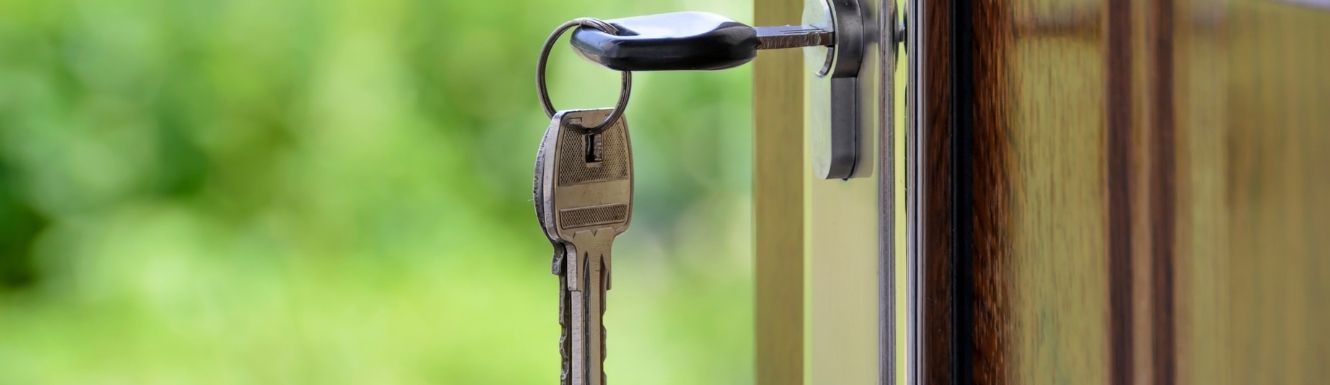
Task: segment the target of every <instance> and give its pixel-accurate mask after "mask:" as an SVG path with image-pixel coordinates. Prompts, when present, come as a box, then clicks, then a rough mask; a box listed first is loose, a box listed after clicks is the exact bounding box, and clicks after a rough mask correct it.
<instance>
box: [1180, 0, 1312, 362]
mask: <svg viewBox="0 0 1330 385" xmlns="http://www.w3.org/2000/svg"><path fill="white" fill-rule="evenodd" d="M1292 3H1293V2H1291V1H1254V0H1252V1H1213V0H1209V1H1201V0H1192V1H1180V2H1179V4H1178V6H1177V8H1176V10H1175V14H1176V15H1177V16H1176V20H1175V21H1176V24H1175V26H1176V27H1175V29H1174V34H1175V35H1176V36H1177V39H1176V42H1177V44H1175V45H1174V47H1173V50H1172V54H1173V56H1174V57H1176V61H1175V63H1174V68H1176V75H1177V76H1176V77H1175V79H1174V81H1173V82H1172V84H1174V85H1175V89H1174V94H1173V95H1172V96H1173V98H1174V99H1175V100H1176V102H1175V103H1174V105H1175V106H1176V112H1177V116H1176V120H1175V121H1176V124H1177V127H1178V128H1177V136H1176V141H1175V142H1174V143H1173V144H1174V146H1175V147H1173V151H1172V153H1171V155H1172V159H1173V160H1174V161H1175V162H1176V164H1177V167H1178V169H1177V175H1178V178H1177V179H1175V180H1174V184H1175V185H1176V186H1177V203H1178V206H1177V207H1176V210H1177V218H1178V223H1177V224H1178V227H1177V229H1176V239H1177V243H1176V245H1175V251H1176V253H1177V255H1178V259H1177V266H1176V269H1175V270H1174V272H1175V277H1176V280H1177V285H1176V286H1175V288H1176V293H1175V294H1174V297H1175V298H1176V300H1177V314H1178V319H1177V324H1176V325H1177V331H1178V373H1177V374H1178V380H1179V381H1178V382H1180V383H1210V384H1251V383H1268V384H1314V383H1325V382H1326V381H1327V379H1330V365H1327V363H1328V362H1330V332H1327V331H1326V329H1325V327H1326V326H1327V325H1330V309H1328V308H1327V306H1326V305H1327V304H1330V258H1328V257H1330V253H1327V251H1326V250H1327V247H1326V246H1325V242H1326V240H1327V238H1330V237H1327V235H1330V171H1327V168H1326V165H1330V71H1327V70H1328V69H1330V9H1327V8H1326V7H1325V6H1324V5H1322V6H1321V7H1314V6H1304V5H1295V4H1292ZM1304 3H1307V4H1311V3H1317V2H1313V1H1306V2H1304ZM1319 3H1320V4H1326V2H1324V1H1321V2H1319ZM1166 96H1167V95H1166Z"/></svg>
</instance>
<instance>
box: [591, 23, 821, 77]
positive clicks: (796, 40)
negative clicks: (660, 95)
mask: <svg viewBox="0 0 1330 385" xmlns="http://www.w3.org/2000/svg"><path fill="white" fill-rule="evenodd" d="M606 21H607V22H609V23H610V24H613V25H614V26H615V27H618V28H619V32H618V33H617V34H610V33H606V32H602V31H599V30H596V29H594V28H578V29H577V30H576V31H574V32H573V37H572V44H573V48H576V50H577V52H578V54H580V55H582V56H583V57H585V58H587V59H589V60H591V61H594V62H596V63H600V64H601V65H603V66H606V67H609V68H611V69H616V70H619V71H667V70H716V69H725V68H730V67H735V66H739V65H742V64H744V63H747V62H748V61H750V60H753V58H754V57H756V56H757V50H759V49H782V48H799V47H812V46H831V45H833V44H835V36H834V34H833V33H832V32H831V31H828V30H824V29H821V28H817V27H813V26H806V25H786V26H774V27H750V26H747V25H745V24H743V23H740V22H737V21H734V20H730V19H728V18H726V17H724V16H720V15H717V14H713V13H707V12H673V13H662V14H657V15H646V16H636V17H628V18H622V19H614V20H606Z"/></svg>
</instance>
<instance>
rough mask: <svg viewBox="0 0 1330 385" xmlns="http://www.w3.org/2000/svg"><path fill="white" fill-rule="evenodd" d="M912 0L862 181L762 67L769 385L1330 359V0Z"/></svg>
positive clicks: (1061, 379) (777, 59) (1278, 373)
mask: <svg viewBox="0 0 1330 385" xmlns="http://www.w3.org/2000/svg"><path fill="white" fill-rule="evenodd" d="M803 3H804V2H803V1H792V0H756V1H755V7H754V9H755V10H756V17H755V19H756V22H757V23H758V24H762V25H770V24H787V23H792V22H797V21H798V19H799V13H800V12H801V11H802V9H803ZM875 3H876V4H878V5H876V6H877V7H880V8H878V9H888V7H889V4H887V3H880V2H875ZM907 3H908V6H907V7H906V9H907V11H906V12H908V16H909V17H908V18H909V23H908V25H909V29H908V41H909V44H908V45H907V46H908V47H907V49H906V51H909V52H908V53H906V54H907V55H908V56H909V58H908V60H901V61H900V63H901V64H902V66H901V67H902V68H901V69H900V70H899V71H895V72H892V70H891V69H890V67H891V66H890V65H889V64H890V63H894V61H891V60H884V59H882V58H881V57H879V58H877V59H874V60H868V61H866V62H865V64H864V67H863V68H864V69H867V70H868V73H870V74H873V75H874V76H877V78H875V79H874V80H873V82H871V83H870V84H872V87H870V88H871V89H872V90H874V92H878V94H875V95H872V97H871V100H872V103H874V104H872V105H873V106H874V108H872V109H871V110H872V111H873V112H871V113H873V114H876V115H874V119H877V121H876V122H878V123H879V124H878V125H877V126H876V127H875V128H873V129H872V130H871V131H868V133H867V135H869V136H870V137H871V139H868V140H867V142H868V143H872V146H873V147H872V148H871V150H872V151H870V153H869V154H868V159H869V161H870V162H872V164H874V165H875V167H874V168H873V169H872V171H871V172H868V173H866V174H862V175H857V177H856V178H851V179H849V180H846V181H824V180H816V179H814V178H812V177H811V175H810V173H809V172H808V170H807V161H806V158H807V156H808V155H807V153H806V150H805V146H806V144H805V143H804V142H803V138H804V137H805V131H806V130H807V129H808V127H807V125H808V124H810V123H808V122H804V119H803V118H802V116H801V115H799V111H802V109H801V108H800V106H802V105H803V104H804V103H805V100H803V98H804V96H803V95H804V90H803V88H802V87H803V86H804V81H805V80H804V79H805V75H804V70H805V69H804V68H803V66H802V65H801V61H802V58H801V57H800V54H799V53H797V52H764V53H763V54H762V56H761V57H759V59H758V60H757V61H756V64H755V69H754V77H755V81H754V84H755V85H754V91H755V98H754V100H755V103H756V106H755V115H756V116H755V122H756V127H755V133H754V135H755V137H756V145H755V151H756V157H757V159H756V162H755V167H756V170H755V174H754V178H755V182H754V183H755V189H754V191H755V193H756V197H755V212H756V218H755V227H756V234H755V236H756V242H757V247H756V251H757V261H756V273H757V277H756V280H757V286H758V287H757V296H758V298H757V325H756V329H757V333H758V335H757V346H756V348H757V380H758V383H759V384H831V383H835V384H868V383H878V384H889V383H899V384H951V383H954V384H971V383H975V384H1042V383H1075V384H1098V383H1103V384H1173V383H1184V384H1191V383H1204V384H1230V383H1231V384H1248V383H1280V384H1306V383H1320V382H1324V379H1325V378H1330V366H1327V365H1325V363H1326V357H1330V332H1326V331H1324V330H1323V327H1322V325H1330V309H1327V306H1326V304H1327V303H1330V252H1327V251H1325V248H1324V247H1322V246H1321V245H1319V244H1318V241H1319V240H1321V239H1322V238H1325V236H1326V235H1328V234H1330V172H1327V171H1325V168H1324V167H1325V166H1324V165H1326V164H1330V108H1327V101H1330V73H1327V71H1326V70H1325V69H1326V68H1330V49H1327V47H1330V2H1327V1H1323V0H1060V1H1053V0H1031V1H1016V0H910V1H908V2H907ZM876 14H879V15H880V14H882V12H876ZM879 21H881V19H879ZM884 25H889V24H880V26H884ZM916 47H917V48H916ZM879 48H881V47H879ZM879 52H885V51H879ZM905 63H908V65H904V64H905ZM884 64H885V65H884ZM892 79H899V80H898V81H897V82H895V83H893V82H892V81H891V80H892ZM887 90H891V92H890V93H888V92H885V91H887ZM888 94H889V95H888ZM902 99H908V100H909V103H908V105H900V100H902ZM893 100H894V101H893ZM893 106H894V108H891V107H893ZM892 110H895V111H898V112H902V113H900V114H895V115H893V114H891V111H892ZM906 117H908V119H904V118H906ZM883 122H886V123H893V124H880V123H883ZM796 154H798V155H797V156H796Z"/></svg>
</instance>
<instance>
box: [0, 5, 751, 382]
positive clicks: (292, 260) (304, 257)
mask: <svg viewBox="0 0 1330 385" xmlns="http://www.w3.org/2000/svg"><path fill="white" fill-rule="evenodd" d="M684 9H690V10H706V11H713V12H718V13H723V14H727V15H732V16H735V17H738V18H740V19H741V20H742V19H746V18H747V17H748V15H749V14H750V13H751V12H750V2H749V1H747V0H726V1H720V2H711V1H706V2H704V1H694V0H650V1H637V2H629V1H610V0H561V1H553V0H546V1H540V0H519V1H461V0H428V1H427V0H419V1H403V0H377V1H371V0H330V1H312V0H228V1H209V0H197V1H170V0H111V1H106V0H101V1H98V0H84V1H77V0H74V1H67V0H0V384H504V385H509V384H553V383H556V381H557V380H558V362H559V358H558V348H557V340H558V323H557V321H556V309H557V306H556V299H557V292H556V284H557V280H556V278H555V277H554V276H552V275H550V272H549V257H550V248H549V245H548V244H547V243H546V241H545V240H544V238H543V237H542V235H541V233H540V231H539V229H538V227H537V225H536V221H535V218H534V216H533V214H532V202H531V197H530V190H531V172H532V165H533V159H534V155H535V149H536V145H537V143H538V141H539V138H540V135H541V133H542V131H543V129H544V127H545V126H546V124H547V120H546V118H545V116H544V114H543V113H542V111H541V110H540V108H539V105H538V103H537V101H536V98H535V91H534V84H533V76H534V74H533V71H534V67H535V62H534V61H535V60H534V59H535V56H536V54H537V51H538V50H539V47H540V44H541V42H542V40H543V39H544V37H545V36H546V34H547V33H548V32H549V31H550V29H552V28H553V27H554V26H556V25H558V24H559V23H560V22H562V21H564V20H567V19H570V18H572V17H576V16H599V17H618V16H627V15H634V14H646V13H654V12H666V11H675V10H684ZM560 47H566V45H560ZM551 71H552V72H551V74H550V77H551V79H552V88H553V89H554V98H555V102H556V103H557V104H558V105H560V106H566V107H573V106H577V107H603V106H608V105H609V104H610V103H612V100H613V98H614V95H615V94H616V92H617V88H616V86H617V84H616V82H617V74H615V73H613V72H610V71H605V70H602V69H599V68H597V67H595V66H594V65H591V64H588V63H586V62H584V61H582V60H581V59H579V58H577V57H576V56H575V55H573V54H571V53H570V51H569V50H567V49H564V48H560V49H559V50H557V51H556V53H555V58H554V61H553V64H552V68H551ZM636 80H637V82H636V87H635V91H636V93H635V94H634V96H633V102H632V104H631V108H630V109H629V112H628V117H629V125H630V127H631V129H632V135H633V139H634V143H633V145H634V150H635V153H636V159H637V177H638V179H637V211H636V212H635V215H634V223H633V227H632V228H631V229H630V230H629V232H628V233H626V234H625V235H624V236H623V237H621V238H619V242H618V243H617V244H616V246H617V247H616V257H615V288H614V290H613V291H612V292H611V294H610V298H609V301H610V304H609V312H608V314H607V321H606V322H607V326H608V328H609V336H610V342H609V352H610V356H609V360H608V362H607V365H608V369H607V371H608V373H609V377H610V380H611V381H612V382H615V383H620V384H634V385H650V384H671V385H675V384H727V385H728V384H742V383H751V382H752V379H751V376H752V374H751V360H752V354H751V351H752V337H751V335H752V333H751V324H752V307H751V297H752V292H751V287H750V286H751V284H750V282H751V278H750V274H751V262H750V260H751V247H750V228H751V225H750V217H751V216H750V204H749V199H748V196H749V190H750V171H749V170H750V161H749V159H750V147H751V146H750V140H751V128H750V127H751V114H750V108H749V106H750V102H751V95H749V93H750V87H749V83H748V82H749V72H748V71H747V70H746V69H736V70H730V71H725V72H710V73H651V74H640V75H639V76H637V77H636Z"/></svg>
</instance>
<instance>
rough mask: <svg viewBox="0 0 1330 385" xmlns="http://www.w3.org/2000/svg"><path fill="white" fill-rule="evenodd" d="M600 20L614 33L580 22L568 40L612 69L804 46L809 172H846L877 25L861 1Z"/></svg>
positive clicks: (733, 60)
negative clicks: (778, 15) (783, 14)
mask: <svg viewBox="0 0 1330 385" xmlns="http://www.w3.org/2000/svg"><path fill="white" fill-rule="evenodd" d="M892 16H893V19H894V15H892ZM605 21H606V22H608V23H610V24H613V25H614V26H615V27H617V28H618V32H617V33H607V32H604V31H600V30H597V29H594V28H579V29H577V30H576V31H574V32H573V35H572V45H573V47H574V48H575V49H576V51H577V52H578V53H579V54H580V55H582V56H583V57H585V58H587V59H589V60H591V61H594V62H596V63H599V64H601V65H603V66H605V67H608V68H611V69H615V70H619V71H676V70H719V69H726V68H732V67H735V66H739V65H742V64H744V63H747V62H749V61H751V60H752V59H753V58H754V57H756V56H757V51H758V50H762V49H784V48H804V52H805V62H806V63H807V69H808V79H809V81H808V89H809V95H810V97H809V98H808V101H807V112H808V116H809V118H810V120H809V123H810V129H809V131H808V132H809V138H808V142H809V144H810V147H809V149H810V151H811V152H810V155H811V156H810V157H811V159H812V163H813V171H814V174H815V175H817V176H818V177H821V178H824V179H848V178H850V177H851V176H852V175H853V173H854V170H855V165H856V163H857V162H858V160H859V157H860V156H859V151H860V144H859V140H860V139H859V138H860V130H861V128H860V127H859V126H860V109H861V108H863V106H862V104H863V103H862V101H861V95H862V94H863V93H862V92H860V90H859V87H860V84H859V69H860V67H861V66H862V64H863V59H864V55H865V51H866V50H867V47H868V46H869V44H870V40H872V39H874V37H873V36H870V35H869V32H868V31H869V30H870V29H874V30H875V29H876V28H870V27H872V26H874V25H876V24H874V22H873V21H872V20H870V15H867V14H866V13H865V12H864V10H863V8H862V7H861V6H860V0H807V2H806V3H805V7H804V14H803V22H802V25H785V26H770V27H750V26H748V25H745V24H743V23H740V22H737V21H734V20H731V19H729V18H726V17H724V16H720V15H717V14H713V13H706V12H674V13H663V14H656V15H646V16H636V17H628V18H622V19H613V20H605ZM887 25H892V24H887ZM886 36H888V38H889V39H893V40H894V38H895V37H896V36H895V34H890V35H886ZM884 92H887V93H889V92H891V90H884Z"/></svg>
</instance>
